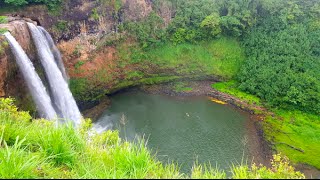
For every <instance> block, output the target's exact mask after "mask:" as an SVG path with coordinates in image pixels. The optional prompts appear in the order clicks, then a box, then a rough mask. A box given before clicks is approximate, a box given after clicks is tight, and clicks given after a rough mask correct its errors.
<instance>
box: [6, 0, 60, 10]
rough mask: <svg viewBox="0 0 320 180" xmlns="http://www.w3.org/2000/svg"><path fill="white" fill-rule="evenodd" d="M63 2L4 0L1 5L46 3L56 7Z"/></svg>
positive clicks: (50, 0) (58, 0) (54, 0)
mask: <svg viewBox="0 0 320 180" xmlns="http://www.w3.org/2000/svg"><path fill="white" fill-rule="evenodd" d="M61 3H62V0H4V1H1V2H0V5H1V6H25V5H30V4H45V5H47V6H48V7H49V8H50V9H53V8H56V7H57V6H58V5H60V4H61Z"/></svg>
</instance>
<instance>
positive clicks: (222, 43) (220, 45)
mask: <svg viewBox="0 0 320 180" xmlns="http://www.w3.org/2000/svg"><path fill="white" fill-rule="evenodd" d="M147 57H148V58H149V60H150V61H151V62H152V63H154V64H157V65H159V67H161V68H176V71H177V72H178V73H179V74H195V73H197V74H202V75H214V76H220V77H222V78H225V79H230V78H232V77H234V76H235V75H236V73H237V72H238V70H239V68H240V65H241V64H242V62H243V61H244V59H245V58H244V51H243V49H242V48H241V46H240V45H239V43H238V41H237V40H236V39H233V38H226V37H222V38H220V39H216V40H214V41H211V42H202V43H199V44H197V45H194V44H179V45H172V44H169V45H165V46H163V47H159V48H156V49H152V50H150V51H148V52H147Z"/></svg>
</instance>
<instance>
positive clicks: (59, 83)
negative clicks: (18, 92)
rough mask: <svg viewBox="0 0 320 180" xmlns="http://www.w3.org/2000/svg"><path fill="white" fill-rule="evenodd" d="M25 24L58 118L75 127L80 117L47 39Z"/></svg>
mask: <svg viewBox="0 0 320 180" xmlns="http://www.w3.org/2000/svg"><path fill="white" fill-rule="evenodd" d="M27 24H28V27H29V29H30V32H31V36H32V39H33V42H34V44H35V46H36V49H37V52H38V56H39V58H40V62H41V64H42V66H43V68H44V71H45V74H46V77H47V79H48V82H49V87H50V92H51V95H52V101H53V104H54V108H55V109H56V112H57V113H58V116H59V117H60V118H61V119H63V120H67V121H71V122H73V124H74V125H75V126H78V125H80V124H81V119H82V115H81V113H80V111H79V109H78V106H77V104H76V101H75V100H74V98H73V96H72V93H71V91H70V89H69V87H68V83H67V82H66V81H65V79H64V78H63V75H62V73H61V71H60V69H59V68H58V66H57V63H56V62H55V59H54V55H53V53H52V51H51V49H50V45H49V43H48V41H47V38H46V37H45V36H44V34H43V33H42V31H41V29H40V28H39V27H37V26H35V25H34V24H32V23H27Z"/></svg>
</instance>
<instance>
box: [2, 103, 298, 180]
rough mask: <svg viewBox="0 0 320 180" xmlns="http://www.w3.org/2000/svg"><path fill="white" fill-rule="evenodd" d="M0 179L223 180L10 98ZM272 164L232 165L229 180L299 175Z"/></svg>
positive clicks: (278, 161) (282, 161)
mask: <svg viewBox="0 0 320 180" xmlns="http://www.w3.org/2000/svg"><path fill="white" fill-rule="evenodd" d="M0 124H1V126H0V130H1V138H0V145H1V146H0V160H1V161H0V178H48V179H49V178H117V179H118V178H119V179H120V178H227V176H226V173H225V172H224V171H221V170H219V169H215V168H212V167H210V166H206V165H198V164H196V165H194V167H193V169H192V173H191V175H190V176H189V175H185V174H182V173H180V172H179V168H178V166H177V165H175V164H168V165H163V164H161V163H160V162H159V161H158V160H157V159H156V158H155V157H154V156H153V155H151V154H150V152H149V151H148V149H147V148H146V146H145V143H144V142H143V140H142V141H140V142H139V143H129V142H126V141H123V140H121V139H120V138H119V136H118V132H117V131H107V132H105V133H102V134H95V133H93V132H91V133H88V132H90V131H89V129H90V127H91V126H90V125H91V124H90V122H89V121H85V122H84V123H83V126H82V127H81V128H79V129H77V130H75V129H73V128H72V127H71V126H68V125H59V126H55V124H54V122H49V121H47V120H44V119H38V120H35V119H32V118H31V116H30V115H29V114H28V113H27V112H20V111H17V108H16V107H15V106H14V105H13V100H12V99H0ZM271 164H272V168H270V169H268V168H266V167H264V166H259V167H258V166H255V165H252V166H248V165H245V164H243V165H234V166H233V167H231V170H230V171H231V172H232V177H229V178H304V175H303V174H301V173H300V172H296V171H294V168H293V167H291V166H290V165H289V164H288V160H287V159H286V158H281V157H280V156H279V155H275V156H274V159H273V160H272V163H271Z"/></svg>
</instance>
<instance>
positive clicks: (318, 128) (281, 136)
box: [212, 81, 320, 169]
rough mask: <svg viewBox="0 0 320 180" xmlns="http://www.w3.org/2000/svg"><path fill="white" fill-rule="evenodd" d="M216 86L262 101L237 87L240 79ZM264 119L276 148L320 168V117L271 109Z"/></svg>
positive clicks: (266, 130)
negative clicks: (271, 113)
mask: <svg viewBox="0 0 320 180" xmlns="http://www.w3.org/2000/svg"><path fill="white" fill-rule="evenodd" d="M212 87H213V88H214V89H217V90H219V91H221V92H224V93H227V94H230V95H232V96H235V97H237V98H239V99H241V100H243V101H246V102H249V103H250V104H256V105H261V104H262V103H261V100H260V99H259V98H258V97H256V96H253V95H250V94H248V93H245V92H242V91H240V90H239V89H237V86H236V82H235V81H230V82H221V83H216V84H213V85H212ZM270 111H272V112H273V113H274V116H271V115H267V117H266V119H265V121H264V122H263V128H264V134H265V137H266V139H267V140H268V141H269V142H271V143H272V144H273V145H274V148H275V150H276V151H278V152H281V153H282V154H284V155H286V156H287V157H288V158H290V160H291V161H292V162H294V163H306V164H309V165H312V166H314V167H316V168H317V169H320V156H319V154H320V136H319V134H320V117H319V116H318V115H313V114H309V113H306V112H301V111H294V110H293V111H290V110H283V109H270Z"/></svg>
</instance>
